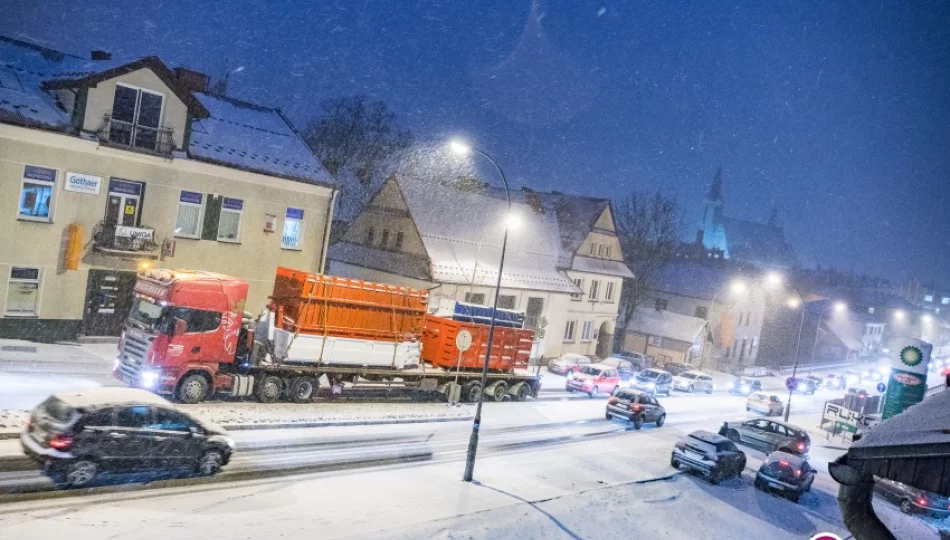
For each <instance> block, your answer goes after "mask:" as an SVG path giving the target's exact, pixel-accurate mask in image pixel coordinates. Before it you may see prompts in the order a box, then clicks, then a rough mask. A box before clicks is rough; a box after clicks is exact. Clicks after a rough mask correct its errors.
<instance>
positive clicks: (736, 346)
mask: <svg viewBox="0 0 950 540" xmlns="http://www.w3.org/2000/svg"><path fill="white" fill-rule="evenodd" d="M738 351H739V340H738V339H736V340H735V341H733V342H732V357H733V358H735V357H736V352H738Z"/></svg>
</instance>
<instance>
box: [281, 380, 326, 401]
mask: <svg viewBox="0 0 950 540" xmlns="http://www.w3.org/2000/svg"><path fill="white" fill-rule="evenodd" d="M318 388H319V383H318V382H317V380H316V379H314V378H313V377H297V378H296V379H294V380H292V381H291V382H290V389H289V392H288V393H289V394H290V401H293V402H294V403H307V402H309V401H313V398H315V397H317V389H318Z"/></svg>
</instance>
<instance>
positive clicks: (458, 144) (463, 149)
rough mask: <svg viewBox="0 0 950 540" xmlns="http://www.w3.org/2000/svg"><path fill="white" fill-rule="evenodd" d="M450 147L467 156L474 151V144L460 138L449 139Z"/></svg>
mask: <svg viewBox="0 0 950 540" xmlns="http://www.w3.org/2000/svg"><path fill="white" fill-rule="evenodd" d="M449 149H450V150H452V152H453V153H455V154H458V155H460V156H467V155H469V154H471V153H472V146H471V145H469V144H467V143H466V142H464V141H461V140H459V139H452V140H451V141H449Z"/></svg>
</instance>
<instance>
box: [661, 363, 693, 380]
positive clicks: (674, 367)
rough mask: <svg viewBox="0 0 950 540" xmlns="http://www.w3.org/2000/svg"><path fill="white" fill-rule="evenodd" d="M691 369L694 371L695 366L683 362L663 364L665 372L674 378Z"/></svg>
mask: <svg viewBox="0 0 950 540" xmlns="http://www.w3.org/2000/svg"><path fill="white" fill-rule="evenodd" d="M691 369H693V366H691V365H689V364H684V363H682V362H667V363H666V364H663V370H664V371H668V372H669V373H670V374H671V375H673V376H674V377H675V376H677V375H679V374H680V373H685V372H687V371H689V370H691Z"/></svg>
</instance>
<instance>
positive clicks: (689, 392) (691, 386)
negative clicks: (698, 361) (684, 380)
mask: <svg viewBox="0 0 950 540" xmlns="http://www.w3.org/2000/svg"><path fill="white" fill-rule="evenodd" d="M695 391H696V387H695V386H693V385H689V387H688V388H686V393H687V394H692V393H693V392H695Z"/></svg>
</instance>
